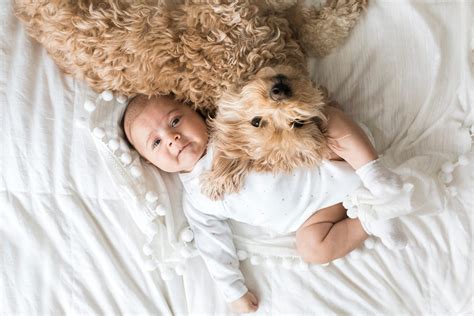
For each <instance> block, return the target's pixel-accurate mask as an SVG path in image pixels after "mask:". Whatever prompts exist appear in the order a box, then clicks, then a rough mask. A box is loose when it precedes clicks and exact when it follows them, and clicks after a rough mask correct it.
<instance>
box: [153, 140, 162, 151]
mask: <svg viewBox="0 0 474 316" xmlns="http://www.w3.org/2000/svg"><path fill="white" fill-rule="evenodd" d="M160 142H161V140H159V139H158V138H157V139H155V141H154V142H153V144H152V148H153V149H155V148H156V147H157V146H158V145H159V144H160Z"/></svg>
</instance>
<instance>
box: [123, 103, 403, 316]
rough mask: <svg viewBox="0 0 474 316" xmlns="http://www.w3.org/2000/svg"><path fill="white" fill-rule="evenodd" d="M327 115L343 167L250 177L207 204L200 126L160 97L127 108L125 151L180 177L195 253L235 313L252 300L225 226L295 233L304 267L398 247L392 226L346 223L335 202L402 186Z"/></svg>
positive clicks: (351, 128) (357, 137) (356, 130)
mask: <svg viewBox="0 0 474 316" xmlns="http://www.w3.org/2000/svg"><path fill="white" fill-rule="evenodd" d="M327 112H328V113H327V114H328V117H329V123H328V134H329V138H330V143H331V149H332V150H333V151H334V153H335V155H334V158H339V157H340V158H342V159H344V160H345V161H333V160H331V161H326V162H324V163H323V164H322V165H321V166H318V167H315V168H313V169H311V170H308V169H300V170H295V171H294V172H293V173H292V174H273V173H270V174H269V173H251V174H250V175H249V176H248V177H247V179H246V180H245V183H244V186H243V188H242V190H241V192H239V193H232V194H227V195H225V196H224V199H223V200H222V201H212V200H210V199H208V198H207V197H206V196H204V195H203V194H201V192H200V184H199V176H200V175H201V174H202V173H203V172H205V171H206V170H209V168H210V166H211V162H212V148H208V146H207V145H208V140H209V138H208V137H209V136H208V127H207V125H206V122H205V120H204V118H203V117H202V116H201V115H200V114H199V113H197V112H195V111H193V110H192V109H191V108H189V107H188V106H186V105H184V104H182V103H180V102H178V101H176V100H174V99H173V98H171V97H166V96H162V97H152V98H148V97H146V96H137V97H135V98H134V99H132V100H131V101H130V102H129V104H128V106H127V109H126V111H125V113H124V117H123V129H124V132H125V135H126V137H127V138H128V140H129V142H130V144H131V145H132V146H133V147H135V149H136V150H137V151H138V153H139V154H140V155H142V156H143V157H144V158H146V159H147V160H148V161H149V162H151V163H152V164H154V165H155V166H156V167H158V168H159V169H161V170H163V171H166V172H179V177H180V179H181V182H182V183H183V188H184V197H183V208H184V212H185V215H186V217H187V219H188V221H189V224H190V226H191V228H192V229H193V231H194V236H195V243H196V246H197V248H198V250H199V251H200V253H201V255H202V257H203V259H204V261H205V263H206V265H207V267H208V270H209V272H210V274H211V275H212V277H213V279H214V280H215V282H216V283H217V285H218V287H219V288H220V290H221V291H222V293H223V295H224V298H225V299H226V300H227V301H228V302H229V303H230V306H231V309H232V310H233V311H234V312H239V313H245V312H252V311H256V310H257V308H258V300H257V298H256V297H255V295H254V294H253V293H252V292H250V291H249V290H248V289H247V287H246V286H245V284H244V278H243V276H242V273H241V272H240V270H239V260H238V258H237V255H236V249H235V247H234V244H233V241H232V233H231V230H230V228H229V226H228V223H227V221H226V220H227V219H234V220H237V221H240V222H245V223H248V224H251V225H257V226H264V227H267V228H269V229H271V230H273V231H275V232H278V233H292V232H296V247H297V250H298V252H299V254H300V255H301V256H302V258H303V259H304V260H305V261H307V262H310V263H325V262H329V261H331V260H334V259H336V258H340V257H343V256H345V255H346V254H347V253H349V252H350V251H352V250H353V249H355V248H357V247H358V246H359V245H360V244H361V243H362V242H363V241H364V240H365V239H366V238H367V237H368V235H375V236H378V237H380V238H381V239H382V241H383V242H384V243H386V244H388V245H390V246H395V247H398V246H403V245H404V242H405V241H404V239H403V238H404V237H403V235H400V234H399V233H398V228H397V227H396V225H395V224H394V222H393V221H391V220H388V221H378V222H371V223H363V222H361V221H360V220H359V219H351V218H347V216H346V209H345V208H344V207H343V206H342V204H341V202H342V201H343V200H344V199H345V197H347V196H348V195H349V194H350V193H351V192H353V191H354V190H355V189H357V188H358V187H360V186H361V185H364V186H365V187H366V188H367V189H368V190H369V191H371V192H372V194H374V195H383V194H391V193H396V192H397V191H398V190H400V189H401V186H402V185H401V181H400V179H399V177H398V176H397V175H395V174H393V173H392V172H391V171H389V170H388V169H386V168H384V167H383V166H382V165H381V164H380V162H379V160H378V156H377V153H376V151H375V149H374V148H373V146H372V145H371V143H370V141H369V140H368V138H367V136H366V135H365V133H364V132H363V131H362V130H361V128H360V127H359V126H358V125H357V124H356V123H354V122H353V121H351V120H350V119H349V118H348V117H347V116H346V115H345V114H344V113H343V112H342V111H340V110H338V109H336V108H333V107H328V110H327ZM340 158H339V159H340ZM354 169H355V170H356V171H355V172H354ZM361 181H362V183H361Z"/></svg>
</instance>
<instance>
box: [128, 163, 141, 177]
mask: <svg viewBox="0 0 474 316" xmlns="http://www.w3.org/2000/svg"><path fill="white" fill-rule="evenodd" d="M130 172H131V173H132V176H134V177H135V178H138V177H140V176H141V175H142V170H141V169H140V167H137V166H133V167H132V168H131V169H130Z"/></svg>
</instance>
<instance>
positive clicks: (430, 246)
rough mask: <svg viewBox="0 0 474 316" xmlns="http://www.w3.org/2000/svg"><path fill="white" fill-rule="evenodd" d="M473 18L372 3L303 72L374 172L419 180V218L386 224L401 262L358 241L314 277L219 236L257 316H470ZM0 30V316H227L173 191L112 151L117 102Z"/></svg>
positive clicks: (469, 12)
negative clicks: (325, 93) (367, 141)
mask: <svg viewBox="0 0 474 316" xmlns="http://www.w3.org/2000/svg"><path fill="white" fill-rule="evenodd" d="M473 13H474V5H473V3H472V1H468V0H466V1H463V0H451V1H448V0H445V1H443V0H418V1H395V0H372V1H371V5H370V7H369V9H368V10H367V13H366V14H365V16H364V18H363V19H362V20H361V22H360V23H359V24H358V25H357V27H356V28H355V29H354V31H353V33H352V34H351V36H350V38H349V39H348V41H347V42H346V43H345V44H344V45H343V46H342V47H341V48H339V49H337V50H336V51H335V52H334V53H332V54H331V55H329V56H327V57H325V58H323V59H320V60H311V61H310V63H309V67H310V69H311V73H312V74H313V78H314V79H315V80H316V81H317V82H321V83H324V84H325V85H326V86H327V87H328V89H329V91H330V93H331V95H332V96H333V97H334V98H335V99H336V100H337V101H338V102H339V103H340V104H341V105H342V106H343V107H344V110H345V111H346V113H349V114H350V115H351V116H352V117H354V118H355V119H357V120H359V121H361V122H363V123H364V124H366V125H367V126H368V127H369V128H370V130H371V131H372V132H373V134H374V138H375V144H376V148H377V150H378V151H379V152H381V153H382V154H383V157H384V159H385V162H386V163H387V164H388V165H390V166H391V167H393V168H394V169H395V170H398V171H399V172H401V173H403V172H405V173H409V174H410V175H411V176H412V177H414V178H415V179H422V180H423V181H422V183H415V184H417V185H420V187H423V190H424V192H425V195H424V198H423V201H422V202H423V203H425V202H426V203H425V204H423V210H422V211H420V212H413V213H410V214H407V215H406V216H403V217H402V218H401V221H402V223H403V227H404V231H405V233H406V234H407V236H408V239H409V245H408V247H407V248H406V249H404V250H398V251H395V250H390V249H387V248H385V247H383V246H382V245H381V244H380V243H378V242H376V241H373V240H372V242H370V243H366V244H365V245H364V246H362V247H361V248H360V249H358V250H356V251H355V252H354V253H352V254H350V255H349V256H347V257H345V258H343V259H339V260H336V261H334V262H331V263H330V264H329V265H307V264H304V263H302V261H301V260H299V259H298V257H297V256H295V254H294V244H293V241H292V239H291V238H289V237H288V236H286V237H285V236H274V235H272V234H265V233H266V232H262V231H259V230H257V229H255V230H252V229H248V228H246V227H239V224H237V223H234V226H233V228H234V229H235V230H236V231H238V232H239V234H237V237H236V245H237V247H238V248H239V249H240V250H241V251H240V253H239V255H240V257H241V259H242V261H241V269H242V271H243V273H244V276H245V279H246V282H247V285H248V287H249V288H250V289H252V290H253V292H254V293H256V294H257V296H258V297H259V299H260V307H259V310H258V311H257V313H256V314H258V315H316V314H318V315H333V314H391V315H400V314H410V315H411V314H413V315H427V314H430V315H431V314H439V315H454V314H456V315H468V314H469V315H470V314H472V313H473V312H474V307H473V303H474V302H473V269H472V257H473V251H472V221H473V216H472V211H473V206H474V205H473V204H474V203H473V198H472V196H474V185H473V178H474V174H473V172H474V171H473V169H474V168H473V163H474V154H473V151H472V139H473V138H472V137H473V134H474V112H473V101H474V86H473V79H472V73H473V69H474V53H473V47H474V37H473V31H474V28H473V23H472V21H473V20H472V19H473ZM0 23H1V26H2V27H1V28H0V32H1V36H0V40H1V42H0V68H1V72H0V105H1V108H0V109H1V112H0V113H1V115H0V126H1V134H0V139H1V141H0V146H1V150H0V175H1V178H2V181H1V182H0V207H1V212H0V243H1V244H0V245H1V246H0V314H1V315H52V314H55V315H56V314H57V315H64V314H68V315H79V314H82V315H93V314H105V315H112V314H123V315H183V314H195V315H207V314H220V315H224V314H229V310H228V309H227V307H226V306H225V304H224V303H223V300H222V299H221V298H220V296H219V292H218V291H217V289H215V288H214V285H213V282H212V280H211V278H210V276H209V274H208V272H207V270H206V267H205V266H204V264H203V262H202V260H201V258H200V257H199V256H197V255H196V252H195V250H194V249H193V248H192V232H191V233H190V232H189V231H188V229H187V226H186V221H185V219H184V217H183V216H182V214H181V213H180V205H179V201H180V190H179V185H178V184H177V183H176V178H175V177H173V176H172V175H164V174H160V175H159V176H151V175H153V171H150V170H151V169H150V168H151V167H150V166H147V165H146V164H145V163H143V162H140V161H139V159H137V158H136V157H135V156H134V155H133V153H130V152H128V151H127V150H126V148H124V147H123V144H122V142H121V141H120V138H116V137H115V136H114V134H113V133H114V132H115V133H116V132H117V131H116V127H114V126H115V125H116V122H117V120H118V117H119V116H120V111H121V109H123V100H121V98H120V96H114V98H113V100H111V101H110V100H109V97H110V96H109V95H108V94H100V95H98V94H96V93H94V92H92V91H90V89H89V88H88V87H87V86H86V85H85V84H84V82H81V81H78V80H74V79H72V78H71V77H68V76H65V75H63V74H62V73H61V72H60V71H59V69H58V68H57V67H56V65H55V64H54V63H53V61H52V60H51V59H50V58H49V57H48V56H47V54H46V52H45V50H44V49H42V48H41V47H40V46H39V45H38V44H37V43H35V42H34V41H32V40H31V39H30V38H28V37H27V35H26V34H25V31H24V29H23V27H22V26H21V24H20V23H19V22H18V21H17V20H16V19H15V17H14V16H13V14H12V8H11V3H10V1H8V0H1V1H0ZM107 100H109V101H107ZM114 128H115V130H114ZM111 133H112V134H111ZM113 140H114V141H113ZM134 163H136V164H139V165H136V168H133V169H134V171H132V167H133V166H132V165H133V164H134ZM138 166H139V168H138ZM420 174H422V176H419V175H420ZM252 241H253V243H252Z"/></svg>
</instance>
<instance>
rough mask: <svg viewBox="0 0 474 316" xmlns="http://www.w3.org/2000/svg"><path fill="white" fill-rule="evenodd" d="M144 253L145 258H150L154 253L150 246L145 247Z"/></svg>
mask: <svg viewBox="0 0 474 316" xmlns="http://www.w3.org/2000/svg"><path fill="white" fill-rule="evenodd" d="M143 253H144V254H145V256H150V255H151V254H152V253H153V249H151V246H150V244H145V245H143Z"/></svg>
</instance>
